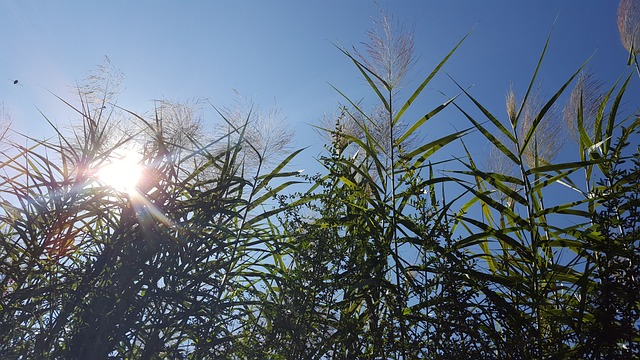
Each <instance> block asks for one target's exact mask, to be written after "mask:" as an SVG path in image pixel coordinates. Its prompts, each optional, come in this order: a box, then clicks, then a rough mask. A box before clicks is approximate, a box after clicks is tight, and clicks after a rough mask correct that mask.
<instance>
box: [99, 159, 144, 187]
mask: <svg viewBox="0 0 640 360" xmlns="http://www.w3.org/2000/svg"><path fill="white" fill-rule="evenodd" d="M139 160H140V155H139V154H136V153H134V152H129V153H126V154H125V155H124V156H118V157H115V158H112V159H111V160H110V161H109V163H107V164H105V165H103V166H102V167H100V169H99V170H98V172H97V173H96V176H97V178H98V180H99V181H100V182H101V183H103V184H104V185H107V186H110V187H111V188H113V189H114V190H116V191H119V192H124V193H127V194H132V193H134V192H135V191H136V187H137V185H138V182H139V181H140V179H141V177H142V165H140V163H139Z"/></svg>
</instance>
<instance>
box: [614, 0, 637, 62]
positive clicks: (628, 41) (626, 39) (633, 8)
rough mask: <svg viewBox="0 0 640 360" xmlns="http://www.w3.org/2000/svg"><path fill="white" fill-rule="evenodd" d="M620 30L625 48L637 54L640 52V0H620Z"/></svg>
mask: <svg viewBox="0 0 640 360" xmlns="http://www.w3.org/2000/svg"><path fill="white" fill-rule="evenodd" d="M618 31H620V40H622V45H623V46H624V48H625V49H627V51H629V52H630V53H631V54H633V55H634V56H635V55H637V54H638V53H639V52H640V44H639V43H638V42H639V41H640V0H620V4H619V5H618Z"/></svg>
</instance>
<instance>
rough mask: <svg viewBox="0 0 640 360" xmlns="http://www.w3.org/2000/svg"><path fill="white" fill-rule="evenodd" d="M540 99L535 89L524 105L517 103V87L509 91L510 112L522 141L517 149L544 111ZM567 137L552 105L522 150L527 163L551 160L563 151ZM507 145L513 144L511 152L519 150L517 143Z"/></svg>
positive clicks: (508, 107) (528, 164) (511, 120)
mask: <svg viewBox="0 0 640 360" xmlns="http://www.w3.org/2000/svg"><path fill="white" fill-rule="evenodd" d="M539 99H540V97H539V92H535V93H533V94H532V95H530V96H529V97H528V98H527V100H526V102H525V103H524V104H522V102H520V103H519V104H518V101H517V100H516V94H515V92H514V90H513V89H510V90H509V92H508V93H507V97H506V106H507V114H508V116H509V121H510V122H511V125H512V127H514V128H515V131H516V135H517V139H518V141H519V142H520V143H519V144H518V148H521V147H522V146H523V145H524V143H523V142H524V141H525V138H526V136H527V134H528V133H529V131H530V129H531V127H532V126H534V124H535V120H536V118H537V117H538V115H539V114H540V111H541V110H542V106H543V103H542V102H541V101H540V100H539ZM518 114H519V117H518ZM514 124H515V126H514ZM564 140H565V139H564V124H563V123H562V121H561V118H560V116H559V115H558V113H557V111H556V109H555V108H554V107H552V108H551V109H549V110H548V111H547V112H546V113H545V115H544V117H543V118H542V120H540V121H539V122H538V124H537V125H536V128H535V130H534V132H533V137H532V138H531V140H530V141H529V142H528V143H527V147H526V149H524V150H522V154H523V157H524V161H525V162H526V164H527V166H529V167H536V166H540V165H542V164H545V163H549V162H550V161H551V160H553V158H554V157H555V156H556V155H557V154H558V153H559V152H560V149H561V148H562V146H563V145H564ZM505 145H507V146H508V147H510V148H511V150H512V151H515V150H516V144H505ZM494 166H495V164H494Z"/></svg>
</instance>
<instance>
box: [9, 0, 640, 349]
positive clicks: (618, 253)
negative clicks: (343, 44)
mask: <svg viewBox="0 0 640 360" xmlns="http://www.w3.org/2000/svg"><path fill="white" fill-rule="evenodd" d="M630 3H632V2H630V1H622V3H621V6H620V14H619V24H620V31H621V35H622V39H623V44H624V45H625V46H626V47H627V49H628V50H629V53H630V57H629V65H632V67H630V68H629V69H632V70H633V71H636V69H638V70H640V68H638V62H637V59H636V54H637V53H638V51H636V50H635V48H634V39H635V38H636V35H638V34H640V22H639V21H638V16H640V13H638V12H637V9H635V8H633V6H630V5H629V4H630ZM634 11H635V12H634ZM394 25H395V23H393V22H392V21H391V20H389V19H388V18H383V19H381V22H380V23H379V27H378V28H377V29H375V30H373V31H371V32H370V33H369V35H370V39H369V40H370V41H369V42H368V43H367V44H368V45H366V46H365V48H364V49H362V50H361V51H357V50H354V51H348V50H345V49H343V50H342V52H343V53H344V55H345V57H346V59H348V60H349V61H351V62H352V63H353V65H354V67H355V70H356V72H357V75H358V76H360V77H361V78H364V80H365V81H366V83H367V84H368V86H369V87H370V89H371V90H372V91H371V94H372V96H373V99H374V100H375V102H376V103H377V105H376V106H374V107H373V108H367V107H365V105H363V103H364V102H355V101H352V100H350V97H349V96H348V95H347V94H343V93H342V92H340V91H339V90H338V89H336V90H337V91H338V92H339V93H340V94H341V95H343V98H344V102H343V105H342V106H341V107H340V111H339V112H338V115H337V116H336V117H335V118H334V119H330V120H329V121H327V122H326V123H325V124H324V125H323V126H321V127H319V133H321V134H323V135H326V138H327V139H328V142H327V147H326V152H325V153H324V156H323V157H321V158H320V160H319V161H320V163H321V165H322V168H323V171H322V172H320V173H318V174H314V175H310V176H305V175H303V174H300V173H299V172H297V171H291V169H290V167H289V166H288V165H289V164H290V163H291V162H292V160H293V159H295V158H296V157H297V156H299V154H300V152H301V151H302V150H296V151H289V150H287V149H288V148H287V147H286V142H285V141H284V139H285V138H287V137H289V135H288V134H287V133H286V131H284V130H277V129H274V127H273V126H264V122H265V121H268V119H269V117H270V115H273V114H261V113H260V112H257V111H248V110H247V111H246V112H243V111H242V109H240V110H237V111H236V109H220V110H219V111H218V110H217V111H218V113H219V115H220V118H221V119H222V121H221V125H220V126H219V128H220V129H221V130H220V131H219V133H218V134H217V135H210V136H209V135H204V134H205V132H204V131H203V129H202V125H201V123H200V122H199V121H198V119H197V117H196V116H194V114H193V112H192V110H193V108H194V104H176V103H170V102H158V103H157V106H156V108H155V109H154V111H153V113H152V114H151V115H148V116H146V115H145V116H142V115H138V114H136V113H134V112H131V111H128V110H125V109H121V108H119V107H118V106H117V105H115V104H114V103H113V101H112V100H113V92H114V82H117V81H114V78H113V76H97V77H94V78H92V79H90V81H89V82H88V84H87V85H86V86H85V87H81V88H80V89H79V90H80V91H79V94H80V99H81V103H80V106H74V105H72V104H71V103H68V104H69V106H70V108H72V109H74V111H76V114H77V117H78V119H79V122H78V124H76V125H75V126H74V127H73V128H71V129H67V130H65V129H61V128H59V127H55V126H54V127H53V128H54V130H55V131H56V133H57V137H56V139H55V140H44V141H43V140H37V139H28V141H27V142H26V143H27V144H28V145H24V144H25V139H24V138H18V139H16V138H15V136H16V135H13V136H12V134H11V133H10V132H7V133H6V135H5V139H4V144H3V146H4V147H3V149H2V153H1V154H2V156H3V159H2V163H1V165H0V166H2V175H1V176H0V177H1V181H0V205H1V209H0V294H1V297H0V357H2V358H7V359H10V358H23V359H27V358H29V359H32V358H42V359H45V358H46V359H55V358H60V359H103V358H135V359H138V358H140V359H152V358H153V359H156V358H166V359H186V358H189V359H200V358H231V359H236V358H242V359H243V358H268V359H303V358H336V359H355V358H361V359H364V358H367V359H369V358H370V359H374V358H375V359H379V358H395V359H414V358H418V359H421V358H425V359H427V358H428V359H464V358H477V359H543V358H544V359H547V358H575V359H583V358H593V359H600V358H607V359H616V358H619V359H630V358H639V357H640V240H638V239H639V238H640V234H639V229H640V227H639V226H640V219H639V214H638V205H639V193H640V185H639V178H640V149H639V148H638V147H637V146H638V144H637V136H638V134H639V133H640V130H639V125H640V120H638V117H637V114H635V113H633V112H631V113H629V114H625V113H624V112H623V109H622V108H623V107H621V106H620V105H621V104H622V103H623V99H624V95H625V92H626V89H627V86H628V84H629V83H630V82H632V81H640V71H638V74H637V75H638V76H639V77H636V74H634V72H631V71H628V70H626V69H625V67H624V65H625V64H624V62H623V63H622V64H612V66H620V69H621V71H627V72H628V75H627V76H625V77H623V78H621V79H620V80H618V81H617V82H615V84H613V85H612V86H611V87H610V88H605V87H604V85H603V84H604V83H603V82H599V81H597V80H595V75H593V74H590V73H589V72H588V71H586V70H585V68H583V67H581V68H579V69H576V72H575V73H574V74H568V76H567V80H566V82H565V83H564V84H563V85H562V86H561V87H560V88H559V89H556V90H555V91H554V92H553V94H552V96H551V97H550V98H548V99H542V98H541V96H540V95H538V94H539V92H537V90H536V86H537V85H536V82H537V74H538V69H539V67H540V65H541V64H542V63H543V62H544V61H543V60H544V58H545V52H546V46H545V49H543V52H542V55H541V57H540V60H539V62H538V68H536V70H535V72H534V74H533V76H532V78H531V82H530V83H529V84H528V88H527V91H526V93H525V94H524V96H523V97H522V98H521V99H517V97H516V94H515V93H514V92H513V91H511V92H510V93H509V94H508V96H507V99H506V110H507V111H506V112H505V113H506V117H502V116H499V115H497V114H493V113H491V112H490V111H489V110H488V109H487V108H485V107H484V106H483V105H482V103H481V101H480V100H477V99H476V97H475V96H474V94H472V93H471V92H470V90H468V89H466V88H465V85H464V84H461V85H460V86H459V87H460V95H459V96H458V97H455V98H451V99H450V100H448V101H446V102H444V103H443V104H441V105H438V106H436V107H435V108H433V109H426V110H424V109H421V110H420V111H421V112H422V113H424V114H425V115H424V116H423V117H421V118H419V119H417V120H416V119H410V118H408V115H407V114H409V113H412V111H410V109H411V108H412V104H413V103H414V100H416V98H417V97H418V96H420V95H421V92H422V90H423V89H424V88H425V86H427V84H429V83H430V81H432V79H433V78H434V77H436V76H440V75H441V74H440V72H441V68H442V67H443V66H444V65H445V63H446V62H447V61H448V60H449V58H450V57H451V56H455V50H456V49H457V48H458V47H459V46H463V41H461V42H460V43H459V44H457V45H456V46H455V47H454V48H453V50H452V51H451V52H450V53H448V54H446V56H445V57H444V58H443V60H442V62H441V63H439V64H438V65H437V67H436V68H435V69H433V71H432V72H431V73H430V74H428V75H427V76H426V77H425V78H424V80H423V81H422V82H421V83H420V84H419V85H418V86H417V88H416V89H415V90H414V91H413V92H410V93H409V94H410V96H409V97H407V98H400V95H399V94H400V93H399V92H398V89H399V88H400V87H401V86H404V85H405V84H407V83H409V81H408V80H409V79H408V78H407V77H408V74H409V73H410V72H409V70H410V69H411V65H412V64H413V63H414V58H413V53H412V51H413V38H412V36H411V34H407V33H402V32H397V31H396V28H395V27H394ZM551 41H552V38H551ZM116 80H117V79H116ZM96 94H100V96H96ZM462 100H465V101H462ZM61 101H64V100H62V99H61ZM466 104H471V105H470V106H469V105H466ZM560 107H562V108H563V111H562V112H561V113H560V112H559V111H554V110H557V109H558V108H560ZM445 109H447V110H451V109H453V110H455V111H456V113H457V115H456V116H459V117H460V118H461V119H464V120H465V121H467V123H468V128H467V129H462V130H460V131H457V132H453V133H450V134H445V135H444V136H442V137H439V138H437V139H435V140H430V141H424V140H422V137H421V136H420V134H421V133H423V132H424V131H425V130H424V129H425V128H428V127H429V125H430V124H431V123H432V122H434V121H438V120H437V118H438V115H439V114H440V113H441V112H442V111H443V110H445ZM260 126H263V127H262V128H261V127H260ZM267 129H268V130H269V131H267ZM562 129H565V130H566V132H567V133H570V134H571V135H572V139H573V140H574V141H575V148H576V149H577V150H578V151H577V153H576V156H575V158H574V159H572V160H570V161H567V160H566V154H565V156H563V157H562V161H558V160H556V159H557V158H558V157H557V156H556V155H557V153H558V152H559V149H560V147H561V146H562V145H563V142H564V140H563V139H561V138H558V137H557V136H558V134H561V133H562V131H564V130H562ZM471 136H475V138H474V139H475V140H473V141H471V140H468V139H471ZM478 137H481V138H482V139H483V140H482V141H478V140H477V139H478ZM634 141H635V142H634ZM479 143H482V147H484V146H485V145H484V144H486V143H488V144H491V147H492V149H491V150H490V154H487V157H489V158H490V159H491V161H489V162H486V161H478V160H477V157H478V155H474V154H477V153H478V152H477V150H478V149H474V147H475V146H476V145H475V144H479ZM21 144H22V145H21ZM445 147H446V148H447V149H454V148H455V149H460V151H459V153H457V154H453V155H452V151H451V150H450V151H448V152H447V155H446V156H445V155H443V152H442V151H441V149H443V148H445ZM125 150H127V151H132V150H133V151H135V152H136V153H137V154H138V155H139V159H137V160H136V161H137V162H139V163H140V164H143V165H144V170H143V174H142V177H141V180H140V181H139V182H138V183H137V185H136V188H135V191H133V190H132V189H130V188H121V189H117V188H114V187H113V186H110V184H107V183H105V182H104V181H102V182H101V181H99V179H98V173H99V171H100V169H101V168H102V167H104V166H105V165H106V164H108V163H109V162H110V161H112V160H113V159H114V158H115V157H119V156H120V157H121V156H123V155H122V154H123V151H125ZM278 156H279V160H278V161H273V159H274V158H277V157H278ZM301 189H302V190H301ZM563 189H568V190H569V191H570V192H571V193H572V194H575V196H568V197H567V198H566V199H563V197H560V201H559V200H558V196H556V195H554V194H557V193H558V192H559V191H563ZM550 197H553V198H550ZM564 200H566V201H564Z"/></svg>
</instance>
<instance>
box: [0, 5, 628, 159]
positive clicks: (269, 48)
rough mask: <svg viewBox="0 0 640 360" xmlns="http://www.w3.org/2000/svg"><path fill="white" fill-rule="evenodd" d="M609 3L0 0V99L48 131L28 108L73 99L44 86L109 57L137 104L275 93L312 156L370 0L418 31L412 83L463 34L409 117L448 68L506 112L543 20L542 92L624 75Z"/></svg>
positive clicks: (225, 101) (65, 114)
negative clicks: (588, 77)
mask: <svg viewBox="0 0 640 360" xmlns="http://www.w3.org/2000/svg"><path fill="white" fill-rule="evenodd" d="M617 6H618V2H617V1H611V0H588V1H585V0H564V1H558V0H539V1H496V0H488V1H478V0H455V1H424V0H401V1H390V0H389V1H382V0H380V1H378V2H377V3H376V2H374V1H373V0H366V1H365V0H352V1H344V0H325V1H292V0H286V1H284V0H283V1H258V0H253V1H249V0H247V1H184V2H178V1H164V0H163V1H124V0H117V1H109V2H106V1H101V2H98V1H8V0H0V33H1V34H2V36H1V37H0V48H1V51H0V103H2V104H3V105H4V108H5V111H6V112H7V113H8V115H10V116H11V118H12V120H13V126H14V128H15V129H17V130H19V131H22V132H25V133H28V134H30V135H33V136H36V137H43V136H46V135H47V134H48V135H51V134H52V132H51V129H50V127H49V125H47V123H46V121H45V119H44V118H43V116H42V115H41V114H40V113H39V112H38V109H39V110H40V111H42V112H43V113H44V114H45V115H46V116H47V117H48V118H49V119H51V120H52V121H54V122H55V123H57V124H59V125H66V124H68V123H69V122H70V121H72V120H73V119H74V118H75V117H76V116H75V114H74V113H73V111H71V110H70V109H69V108H68V107H66V106H65V105H63V104H62V103H61V102H60V101H59V100H57V99H56V98H55V97H54V96H53V95H52V94H51V93H53V94H56V95H58V96H60V97H62V98H64V99H67V100H69V101H70V102H72V103H77V95H76V93H74V87H75V85H76V84H78V83H80V82H81V81H82V80H83V79H84V78H86V76H87V75H88V73H89V72H90V71H91V70H93V69H95V68H96V66H97V65H99V64H101V63H102V62H103V60H104V57H105V56H108V57H109V59H110V60H111V63H112V64H113V66H114V67H115V68H117V69H119V70H120V71H121V72H122V73H123V75H124V83H123V85H124V86H123V89H124V90H123V92H122V93H121V94H120V95H119V96H118V105H119V106H122V107H124V108H127V109H129V110H131V111H134V112H138V113H144V112H148V111H151V110H152V109H153V103H152V100H153V99H168V100H174V101H184V100H188V99H208V100H209V101H210V102H211V103H212V104H214V105H216V106H219V107H224V106H230V105H232V103H233V101H234V99H235V96H236V95H235V91H238V92H239V93H240V94H242V95H243V96H245V97H247V98H249V99H251V100H252V101H253V102H254V103H255V104H256V105H257V106H259V107H262V108H263V109H264V108H269V107H271V106H272V105H273V104H274V102H275V104H276V105H277V107H278V108H280V109H281V111H282V114H283V115H284V116H286V118H287V121H288V122H289V124H290V126H291V127H292V128H293V129H295V131H296V137H295V141H294V147H303V146H312V149H313V150H311V152H310V153H307V154H308V155H309V156H316V155H317V154H318V153H319V152H320V151H321V147H320V144H321V143H322V141H321V139H320V138H319V137H318V136H317V135H315V133H314V132H313V130H312V129H311V126H310V124H315V123H317V122H318V121H319V120H320V119H321V118H322V116H323V113H331V112H333V111H334V110H335V109H336V108H337V106H338V103H339V101H340V100H341V99H340V96H339V95H338V94H337V93H336V92H335V91H334V90H332V89H331V85H334V86H336V87H337V88H339V89H341V90H342V91H344V92H345V93H347V94H349V95H351V96H353V98H354V99H361V98H364V97H368V96H369V97H370V96H371V95H372V94H371V92H370V91H367V90H366V87H365V86H364V85H363V80H362V79H361V78H360V77H359V74H358V72H357V70H356V69H355V68H354V67H353V65H352V64H351V63H350V61H349V60H348V59H347V58H346V57H345V56H344V55H342V54H341V53H340V51H339V50H338V49H337V48H336V46H335V45H338V46H344V47H347V48H350V47H351V46H356V47H357V46H359V45H360V43H361V42H363V41H366V40H367V38H366V31H367V30H368V29H370V28H371V27H372V26H373V20H374V19H375V18H376V17H377V16H378V14H379V10H380V8H383V9H388V12H389V13H390V14H392V15H393V16H394V17H395V19H396V20H400V21H402V22H404V23H405V25H406V26H407V28H412V29H414V31H415V53H416V55H417V57H418V61H417V63H416V66H415V67H414V74H415V80H416V81H415V83H413V84H410V85H409V86H408V87H407V89H408V90H410V89H411V88H412V86H415V85H417V84H419V83H420V81H421V80H422V78H423V77H424V76H426V74H428V73H429V72H430V71H431V69H432V68H433V67H434V66H435V65H436V64H437V63H438V62H439V61H440V60H441V59H442V57H443V56H444V55H445V54H446V53H447V52H448V51H449V50H450V49H451V48H452V47H453V46H454V45H455V44H456V43H457V42H458V41H459V40H460V39H461V38H462V37H463V36H464V35H465V34H467V33H469V32H470V36H469V38H468V39H467V40H466V41H465V43H464V44H463V45H462V47H461V48H460V49H459V51H458V52H457V53H456V54H455V55H454V56H453V58H452V59H451V60H450V62H449V63H448V64H447V65H446V67H445V69H444V71H443V72H442V73H441V74H440V76H439V77H438V78H437V80H435V81H434V82H433V83H432V84H430V85H429V87H428V88H427V89H426V90H425V92H424V93H423V95H422V98H421V100H420V101H423V102H424V103H420V104H416V111H417V112H416V116H419V115H423V114H420V112H422V111H428V110H430V109H431V108H432V107H433V106H434V105H435V104H437V103H441V102H443V101H444V100H445V96H444V95H443V94H442V93H444V94H446V95H447V96H454V95H456V94H457V93H458V91H457V90H456V87H455V86H454V85H453V82H452V81H451V80H450V79H449V78H448V77H447V76H446V75H447V74H448V75H449V76H451V77H452V78H454V79H455V80H456V81H458V82H459V83H461V84H462V85H463V86H471V85H473V87H472V88H471V93H472V94H474V95H475V96H477V98H478V99H479V100H480V101H482V102H483V104H485V105H486V106H487V107H488V108H489V109H490V110H491V111H493V112H495V113H496V114H497V115H501V116H503V115H504V114H505V110H504V98H505V94H506V92H507V91H508V89H509V87H510V84H513V87H514V89H515V90H516V91H517V92H518V93H519V94H520V95H522V94H523V93H524V89H526V86H527V85H528V83H529V79H530V78H531V75H532V73H533V70H534V68H535V65H536V62H537V60H538V57H539V55H540V53H541V51H542V48H543V46H544V43H545V40H546V39H547V36H548V35H549V33H550V32H551V30H552V28H553V34H552V35H551V43H550V47H549V50H548V54H547V57H546V59H545V61H544V63H543V67H542V70H541V73H540V77H539V80H538V83H540V84H541V86H542V93H543V95H551V94H553V92H555V91H556V90H557V89H558V87H559V86H560V85H561V84H562V83H563V82H564V81H566V79H568V78H569V76H571V74H572V73H573V72H574V71H575V70H576V69H578V67H579V66H580V65H582V64H583V63H584V62H585V61H586V60H587V59H589V58H590V57H591V60H590V61H589V67H590V69H591V70H592V71H593V73H594V74H595V75H596V76H597V77H598V78H600V79H602V80H603V81H605V83H606V84H607V86H611V85H612V84H613V82H614V81H615V80H616V79H617V78H618V77H620V76H625V75H626V74H628V73H629V71H630V69H629V68H627V67H626V60H627V52H626V50H625V49H624V48H623V47H622V45H621V43H620V40H619V35H618V30H617V25H616V10H617ZM556 18H557V20H556ZM554 23H555V25H554ZM14 80H18V81H19V83H18V84H17V85H14V84H13V81H14ZM637 85H638V82H637V81H635V82H632V85H631V86H632V89H633V92H632V93H633V94H637ZM627 96H628V98H627V99H629V98H631V97H629V95H627ZM207 116H215V115H213V114H212V113H209V114H207ZM205 120H206V121H209V119H205ZM434 121H435V122H440V124H443V125H444V126H445V127H446V128H447V129H449V130H450V129H452V128H457V129H461V128H464V127H468V126H469V124H468V123H466V122H465V120H464V119H463V118H462V116H460V114H457V113H455V112H447V113H446V114H443V116H442V117H441V118H440V119H437V120H436V119H434ZM449 130H447V131H449ZM427 136H428V135H427Z"/></svg>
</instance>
